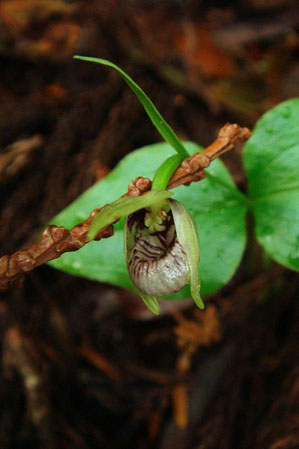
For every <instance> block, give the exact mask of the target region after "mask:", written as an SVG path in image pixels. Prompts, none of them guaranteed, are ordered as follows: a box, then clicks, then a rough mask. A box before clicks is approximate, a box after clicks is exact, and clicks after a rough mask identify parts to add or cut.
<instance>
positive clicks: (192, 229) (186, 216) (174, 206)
mask: <svg viewBox="0 0 299 449" xmlns="http://www.w3.org/2000/svg"><path fill="white" fill-rule="evenodd" d="M169 204H170V207H171V211H172V215H173V219H174V223H175V227H176V233H177V239H178V241H179V243H180V244H181V245H182V247H183V248H184V250H185V251H186V254H187V257H188V262H189V268H190V291H191V296H192V298H193V300H194V302H195V304H196V305H197V306H198V307H199V308H200V309H204V303H203V301H202V299H201V297H200V294H199V290H200V281H199V274H198V265H199V257H200V254H199V239H198V234H197V229H196V225H195V223H194V221H193V218H192V215H191V214H190V212H189V211H188V210H187V209H186V208H185V207H184V206H183V205H182V204H181V203H179V202H178V201H176V200H169Z"/></svg>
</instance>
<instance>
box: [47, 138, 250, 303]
mask: <svg viewBox="0 0 299 449" xmlns="http://www.w3.org/2000/svg"><path fill="white" fill-rule="evenodd" d="M185 145H186V148H187V149H188V151H190V154H192V153H194V152H196V151H200V147H198V146H197V145H195V144H192V143H186V144H185ZM172 151H173V150H172V148H171V146H170V145H169V144H167V143H159V144H155V145H151V146H147V147H144V148H142V149H140V150H137V151H134V152H132V153H130V154H129V155H128V156H126V157H125V158H124V159H122V160H121V161H120V163H119V164H118V165H117V167H116V168H115V169H114V170H113V171H112V172H111V173H110V174H109V175H108V176H106V177H105V178H104V179H103V180H101V181H100V182H98V183H96V184H95V185H94V186H93V187H91V188H90V189H88V190H87V191H86V192H85V193H83V195H81V196H80V197H79V198H77V199H76V200H75V201H74V202H73V203H72V204H71V205H70V206H68V207H67V208H66V209H65V210H63V211H62V212H61V213H60V214H59V215H57V216H56V217H55V218H54V219H53V220H52V223H53V224H56V225H59V226H65V227H66V228H71V227H73V226H75V225H76V224H78V223H79V222H81V221H82V220H84V219H86V218H87V217H88V215H89V214H90V211H91V210H93V209H94V208H96V207H99V206H101V205H103V204H105V203H107V202H112V201H114V200H115V199H117V198H119V197H120V196H121V195H122V194H123V193H124V192H125V190H126V187H127V185H128V184H129V182H130V181H131V180H132V179H134V178H136V177H137V176H143V177H149V178H153V176H154V174H155V171H156V170H157V168H158V167H159V166H160V165H161V163H162V162H163V161H164V160H165V159H166V158H167V157H169V156H170V155H171V154H172ZM173 192H174V196H173V197H174V198H176V199H177V200H178V201H180V202H181V203H183V204H184V205H185V206H186V207H187V208H188V209H189V210H190V211H191V213H192V215H193V217H194V219H195V222H196V224H197V227H198V231H199V237H200V251H201V260H200V271H199V274H200V279H201V284H202V290H201V293H202V294H207V293H211V292H213V291H215V290H217V289H219V288H220V287H222V286H223V285H224V284H225V283H226V282H227V281H228V280H229V279H230V277H231V276H232V275H233V274H234V272H235V271H236V269H237V267H238V265H239V262H240V259H241V257H242V254H243V251H244V247H245V239H246V232H245V219H244V217H245V213H246V202H245V198H244V196H243V195H242V194H241V193H240V192H239V191H238V189H237V188H236V186H235V184H234V182H233V180H232V178H231V176H230V174H229V172H228V171H227V169H226V168H225V166H224V165H223V163H222V162H221V161H220V160H215V161H214V162H213V163H212V165H211V166H210V167H209V168H208V169H207V170H206V179H204V180H203V181H200V182H198V183H193V184H191V185H190V186H189V187H185V186H181V187H179V188H176V189H174V190H173ZM123 225H124V220H123V219H122V220H121V221H120V222H118V223H117V224H116V225H115V227H114V229H115V235H114V236H113V237H111V238H108V239H103V240H101V241H99V242H95V241H92V242H90V243H88V244H87V245H85V246H84V247H83V248H81V249H80V250H79V251H76V252H72V253H65V254H64V255H62V256H61V257H60V258H59V259H56V260H54V261H52V262H50V264H51V265H52V266H53V267H55V268H59V269H61V270H64V271H67V272H68V273H71V274H75V275H79V276H84V277H87V278H89V279H95V280H99V281H103V282H108V283H111V284H114V285H118V286H121V287H125V288H129V289H134V287H133V285H132V283H131V280H130V278H129V275H128V273H127V268H126V263H125V256H124V249H123ZM189 296H190V293H189V291H188V289H187V290H186V289H184V290H182V291H181V292H179V293H177V294H176V295H173V297H176V298H178V297H181V298H182V297H189Z"/></svg>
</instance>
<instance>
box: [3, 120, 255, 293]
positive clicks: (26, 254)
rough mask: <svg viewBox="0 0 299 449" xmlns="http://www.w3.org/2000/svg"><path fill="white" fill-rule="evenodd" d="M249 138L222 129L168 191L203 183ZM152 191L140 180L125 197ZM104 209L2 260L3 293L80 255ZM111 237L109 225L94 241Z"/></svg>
mask: <svg viewBox="0 0 299 449" xmlns="http://www.w3.org/2000/svg"><path fill="white" fill-rule="evenodd" d="M250 136H251V131H250V130H249V129H248V128H241V127H240V126H238V125H236V124H230V123H227V124H226V125H224V126H223V127H222V128H221V129H220V131H219V133H218V137H217V139H216V140H215V141H214V142H213V143H212V144H211V145H209V146H208V147H207V148H205V149H204V150H203V151H202V152H201V153H195V154H193V155H192V156H191V157H189V158H187V159H185V160H184V161H183V162H182V164H181V166H180V167H179V168H178V169H177V170H176V171H175V173H174V174H173V176H172V177H171V179H170V181H169V184H168V186H167V188H168V189H170V188H174V187H178V186H180V185H182V184H184V185H189V184H190V183H191V182H196V181H200V180H201V179H203V178H204V177H205V172H204V169H205V168H207V167H208V166H209V165H210V163H211V162H212V161H213V160H214V159H215V158H217V157H219V156H220V155H222V154H223V153H226V152H227V151H229V150H231V149H232V148H234V147H235V145H237V144H239V143H242V142H245V141H246V140H247V139H249V137H250ZM150 188H151V180H150V179H148V178H142V177H138V178H136V180H135V181H131V182H130V184H129V187H128V192H127V193H126V194H125V195H124V196H139V195H142V194H143V193H145V192H147V191H148V190H149V189H150ZM103 207H105V206H103ZM103 207H102V208H103ZM102 208H101V209H102ZM101 209H94V210H93V211H92V212H91V214H90V216H89V217H88V219H87V220H85V221H83V222H82V223H80V224H78V225H77V226H75V227H74V228H72V229H71V230H68V229H65V228H64V227H63V226H55V225H50V226H47V228H46V229H45V230H44V232H43V234H42V237H41V240H40V241H39V242H38V243H36V244H35V245H33V246H31V247H30V248H28V249H25V250H19V251H17V252H15V253H14V254H12V255H11V256H7V255H6V256H3V257H1V258H0V291H5V290H8V289H12V288H20V287H21V286H22V284H23V281H24V278H25V274H26V273H28V272H30V271H32V270H33V269H34V268H36V267H38V266H40V265H42V264H44V263H46V262H49V261H50V260H53V259H57V258H58V257H60V256H61V255H62V254H63V253H65V252H70V251H77V250H78V249H80V248H82V246H84V245H85V244H86V243H88V241H89V240H88V238H87V233H88V229H89V226H90V223H91V221H92V219H93V218H94V216H95V215H96V214H97V213H98V212H99V211H100V210H101ZM112 235H113V225H109V226H106V227H105V228H103V229H101V230H100V231H99V232H98V234H97V236H96V238H95V240H100V239H102V238H108V237H111V236H112Z"/></svg>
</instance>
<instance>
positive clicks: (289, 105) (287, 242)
mask: <svg viewBox="0 0 299 449" xmlns="http://www.w3.org/2000/svg"><path fill="white" fill-rule="evenodd" d="M243 159H244V165H245V169H246V172H247V174H248V178H249V196H250V199H251V202H252V209H253V212H254V216H255V231H256V235H257V239H258V241H259V242H260V244H261V245H262V246H263V248H264V249H265V251H266V252H267V253H268V254H269V255H270V256H271V257H272V258H273V259H275V260H276V261H277V262H279V263H281V264H282V265H285V266H286V267H289V268H292V269H295V270H299V99H298V98H296V99H292V100H288V101H286V102H284V103H281V104H279V105H278V106H276V107H275V108H273V109H271V110H270V111H269V112H267V113H266V114H265V115H264V116H263V117H262V118H261V119H260V120H259V121H258V122H257V124H256V126H255V128H254V131H253V135H252V137H251V138H250V139H249V140H248V142H247V143H246V144H245V146H244V150H243Z"/></svg>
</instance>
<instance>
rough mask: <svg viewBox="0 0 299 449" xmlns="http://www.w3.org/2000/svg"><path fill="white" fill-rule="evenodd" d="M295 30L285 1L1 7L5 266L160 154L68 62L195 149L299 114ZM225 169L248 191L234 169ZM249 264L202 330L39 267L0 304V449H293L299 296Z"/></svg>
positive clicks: (6, 2) (290, 280)
mask: <svg viewBox="0 0 299 449" xmlns="http://www.w3.org/2000/svg"><path fill="white" fill-rule="evenodd" d="M298 26H299V10H298V3H297V2H296V1H295V0H238V1H235V2H225V1H221V0H219V1H216V0H215V1H209V2H205V1H200V0H198V1H196V0H172V1H171V0H164V1H163V0H152V1H150V0H127V1H124V0H110V1H108V0H107V1H106V0H94V1H92V0H90V1H75V0H74V1H67V0H1V1H0V99H1V101H0V190H1V197H0V203H1V211H0V245H1V248H0V256H1V255H3V254H9V253H12V252H14V251H16V250H17V249H19V248H23V247H26V246H28V245H30V244H32V243H33V242H34V241H35V240H36V238H37V236H38V234H39V232H40V229H41V228H42V227H43V226H44V225H45V224H46V223H47V222H48V221H49V220H50V219H51V218H52V217H53V216H54V215H55V214H57V213H58V212H59V211H60V210H62V209H63V208H64V207H65V206H66V205H68V204H69V203H70V202H71V201H72V200H74V199H75V198H76V197H77V196H78V195H79V194H80V193H82V192H83V191H84V190H85V189H87V188H88V187H89V186H91V185H92V184H93V183H94V182H95V181H97V180H99V179H101V178H102V177H103V176H105V175H106V174H107V173H108V172H109V170H111V169H112V168H113V167H114V166H115V164H116V163H117V162H118V161H119V160H120V159H121V158H122V157H123V156H124V155H125V154H127V153H128V152H130V151H131V150H134V149H136V148H139V147H142V146H144V145H147V144H151V143H153V142H157V141H159V140H160V136H159V135H158V133H157V132H156V131H155V130H154V128H153V126H152V124H151V123H150V121H149V120H148V118H147V117H146V115H145V113H144V111H143V109H142V107H141V106H140V104H139V102H138V101H137V99H136V98H135V97H134V95H133V94H132V92H131V91H130V90H129V88H128V87H127V85H125V83H124V82H123V80H122V79H121V78H120V77H119V75H118V74H117V73H115V72H114V71H112V70H109V69H107V68H104V67H101V66H96V65H92V64H88V63H84V62H81V61H74V60H72V56H73V55H74V54H81V55H88V56H98V57H101V58H106V59H109V60H111V61H113V62H115V63H117V64H119V65H120V66H121V67H122V68H123V69H125V70H126V71H127V72H128V73H129V74H130V75H131V76H132V77H133V78H134V79H135V80H136V81H137V82H138V83H139V84H140V85H141V86H142V88H143V89H144V90H145V91H146V92H147V93H148V95H149V96H150V97H151V99H152V100H153V102H154V103H155V104H156V106H157V107H158V109H159V110H160V112H161V113H162V115H163V116H164V117H165V119H166V120H167V121H168V122H169V123H170V124H171V125H172V126H173V128H174V129H175V131H176V132H177V133H178V135H179V136H180V137H181V138H182V139H188V140H192V141H195V142H198V143H199V144H201V145H203V146H205V145H208V144H209V143H210V142H212V141H213V140H214V138H215V136H216V134H217V131H218V130H219V128H220V127H221V126H222V125H223V124H224V123H226V122H227V121H230V122H236V123H238V124H239V125H242V126H248V127H252V126H253V125H254V123H255V122H256V120H257V119H258V118H259V117H260V116H261V115H262V114H263V112H264V111H266V110H268V109H269V108H271V107H272V106H274V105H275V104H277V103H279V102H280V101H283V100H285V99H287V98H291V97H295V96H299V83H298V78H299V62H298V58H297V57H298V48H299V37H298ZM223 159H224V161H225V163H226V164H227V165H228V167H229V169H230V171H231V172H232V174H233V176H234V179H235V181H236V183H237V184H238V186H239V188H240V189H242V190H245V189H246V179H245V177H244V174H243V171H242V166H241V157H240V151H233V152H231V154H227V155H226V156H225V157H224V158H223ZM126 188H127V186H124V192H125V191H126ZM99 206H100V205H99ZM249 251H251V261H252V260H254V261H255V264H254V266H252V264H251V265H250V266H249V265H248V263H247V262H246V257H245V259H244V261H243V263H242V265H241V267H240V269H239V271H238V273H237V274H236V276H235V277H234V278H233V279H232V280H231V282H230V283H229V284H228V285H227V286H226V287H225V288H224V289H222V290H221V291H220V293H218V294H214V295H213V296H211V298H210V301H209V303H208V304H209V305H208V307H207V309H206V311H205V312H198V311H197V310H196V309H195V308H194V307H193V306H191V305H190V303H188V301H187V302H181V303H179V304H178V303H166V304H164V312H163V315H162V316H161V317H160V318H157V319H151V317H150V315H149V314H148V313H147V312H146V311H145V310H144V309H143V306H142V304H141V303H140V301H139V300H138V298H136V297H135V296H134V295H133V294H132V293H128V292H125V291H122V290H120V289H117V288H113V287H111V286H109V285H104V284H99V283H96V282H92V281H87V280H83V279H78V278H74V277H72V276H70V275H67V274H64V273H61V272H58V271H55V270H53V269H51V268H50V267H47V266H45V267H40V268H39V269H38V270H36V271H34V272H33V273H32V274H30V275H29V276H28V278H27V280H26V282H25V285H24V288H23V289H22V290H19V291H14V292H10V293H5V294H2V295H1V298H0V335H1V340H0V347H1V371H0V447H1V449H2V448H3V449H20V448H29V449H30V448H36V449H37V448H43V449H60V448H61V449H62V448H63V449H64V448H65V449H67V448H74V449H77V448H78V449H79V448H80V449H85V448H86V449H93V448H103V449H106V448H107V449H108V448H109V449H122V448H130V449H131V448H132V447H134V448H138V449H150V448H157V449H216V448H217V449H218V448H219V449H232V448H238V449H239V448H240V449H247V448H248V449H249V448H252V449H253V448H254V449H265V448H269V449H291V448H295V447H298V444H299V438H298V433H297V431H298V420H299V410H298V402H299V401H298V396H299V386H298V378H297V376H298V365H297V366H296V363H295V360H296V357H295V354H296V341H298V340H297V338H298V335H297V334H296V326H295V323H296V318H297V320H298V311H296V309H295V299H296V296H297V297H298V278H296V277H295V274H294V273H292V272H291V271H289V270H286V269H284V268H282V267H280V266H278V265H276V264H275V263H271V264H270V265H269V262H267V264H266V263H265V261H264V259H263V255H262V252H261V249H260V248H259V247H258V245H257V244H256V242H252V244H251V248H249ZM252 258H253V259H252ZM296 313H297V315H296ZM296 426H297V427H296Z"/></svg>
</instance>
